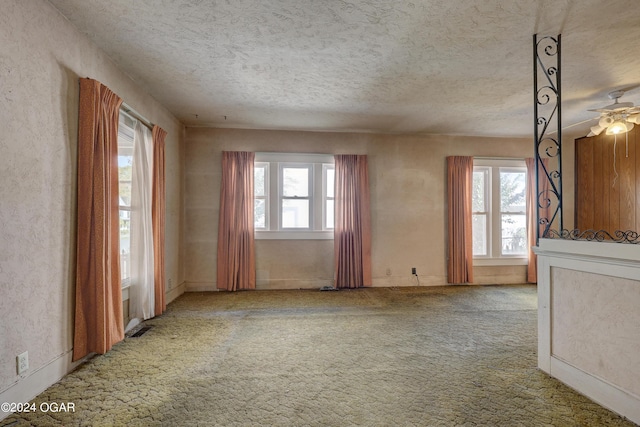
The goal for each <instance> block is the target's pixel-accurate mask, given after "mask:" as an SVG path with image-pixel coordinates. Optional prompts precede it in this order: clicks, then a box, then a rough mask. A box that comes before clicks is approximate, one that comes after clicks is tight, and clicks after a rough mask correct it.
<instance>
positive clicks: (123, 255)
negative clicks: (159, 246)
mask: <svg viewBox="0 0 640 427" xmlns="http://www.w3.org/2000/svg"><path fill="white" fill-rule="evenodd" d="M130 232H131V212H130V211H128V210H123V209H120V278H121V279H122V280H124V279H128V278H129V276H130V275H131V274H130V262H129V258H130V254H131V240H130V237H129V236H130Z"/></svg>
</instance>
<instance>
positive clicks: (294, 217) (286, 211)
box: [282, 199, 309, 228]
mask: <svg viewBox="0 0 640 427" xmlns="http://www.w3.org/2000/svg"><path fill="white" fill-rule="evenodd" d="M282 228H309V200H301V199H285V200H283V201H282Z"/></svg>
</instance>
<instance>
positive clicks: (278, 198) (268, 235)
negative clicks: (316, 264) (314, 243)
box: [254, 153, 334, 240]
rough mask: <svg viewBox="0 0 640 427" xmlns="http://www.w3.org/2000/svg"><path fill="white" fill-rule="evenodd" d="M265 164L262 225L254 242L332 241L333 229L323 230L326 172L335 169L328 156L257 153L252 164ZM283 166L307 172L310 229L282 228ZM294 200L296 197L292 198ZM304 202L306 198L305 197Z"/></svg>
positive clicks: (324, 222) (332, 161)
mask: <svg viewBox="0 0 640 427" xmlns="http://www.w3.org/2000/svg"><path fill="white" fill-rule="evenodd" d="M263 164H267V171H268V174H267V176H266V177H265V193H266V194H265V209H266V213H265V217H266V218H265V224H266V227H265V228H264V229H263V228H256V229H255V238H256V239H259V240H260V239H281V240H295V239H300V240H317V239H333V229H332V228H327V227H326V218H327V212H326V209H325V207H326V201H327V191H326V188H325V187H326V186H325V182H326V171H327V170H328V169H332V168H334V157H333V155H331V154H299V153H256V156H255V161H254V167H255V165H263ZM286 167H306V168H308V169H309V197H308V200H309V228H304V229H302V228H283V227H282V200H283V199H286V198H285V197H284V196H283V194H282V192H283V191H282V187H283V181H282V170H283V168H286ZM291 199H295V198H291ZM305 199H306V198H305Z"/></svg>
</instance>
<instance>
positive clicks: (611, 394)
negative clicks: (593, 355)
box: [550, 356, 640, 425]
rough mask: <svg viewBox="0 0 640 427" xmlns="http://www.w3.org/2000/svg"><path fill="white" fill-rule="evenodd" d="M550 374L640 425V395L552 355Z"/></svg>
mask: <svg viewBox="0 0 640 427" xmlns="http://www.w3.org/2000/svg"><path fill="white" fill-rule="evenodd" d="M550 371H551V372H550V374H551V376H552V377H555V378H557V379H559V380H560V381H562V382H563V383H565V384H566V385H568V386H569V387H571V388H573V389H574V390H576V391H578V392H579V393H580V394H583V395H585V396H587V397H588V398H589V399H591V400H593V401H594V402H596V403H598V404H600V405H602V406H604V407H605V408H608V409H610V410H612V411H613V412H615V413H617V414H620V415H622V416H623V417H625V418H627V419H629V420H631V421H632V422H634V423H636V424H639V425H640V397H638V396H635V395H633V394H631V393H629V392H626V391H624V390H622V389H620V388H618V387H616V386H614V385H612V384H610V383H608V382H606V381H604V380H602V379H600V378H598V377H595V376H593V375H590V374H587V373H586V372H584V371H582V370H580V369H578V368H576V367H574V366H572V365H569V364H568V363H566V362H564V361H562V360H560V359H558V358H556V357H553V356H551V369H550Z"/></svg>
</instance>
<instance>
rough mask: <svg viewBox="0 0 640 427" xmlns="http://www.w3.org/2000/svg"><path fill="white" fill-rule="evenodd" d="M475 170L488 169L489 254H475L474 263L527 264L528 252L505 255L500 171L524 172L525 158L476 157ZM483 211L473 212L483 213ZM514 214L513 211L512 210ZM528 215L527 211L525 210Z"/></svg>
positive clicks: (487, 264) (525, 170)
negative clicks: (503, 252) (503, 250)
mask: <svg viewBox="0 0 640 427" xmlns="http://www.w3.org/2000/svg"><path fill="white" fill-rule="evenodd" d="M473 169H474V172H475V171H478V170H488V182H487V183H486V186H487V187H488V188H486V189H485V191H486V197H487V198H488V199H489V203H487V206H486V209H487V221H486V223H487V255H474V256H473V265H477V266H483V265H485V266H491V265H526V264H527V263H528V254H523V255H508V254H507V255H503V254H502V253H501V250H502V249H501V248H502V244H501V243H502V236H501V234H502V233H501V232H502V214H503V212H501V209H500V206H501V204H500V171H501V170H502V171H505V170H507V171H508V170H512V171H514V172H524V173H525V177H526V173H527V168H526V164H525V161H524V159H474V160H473ZM481 213H482V212H473V214H481ZM511 214H513V212H511ZM524 215H525V216H526V212H524Z"/></svg>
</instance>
